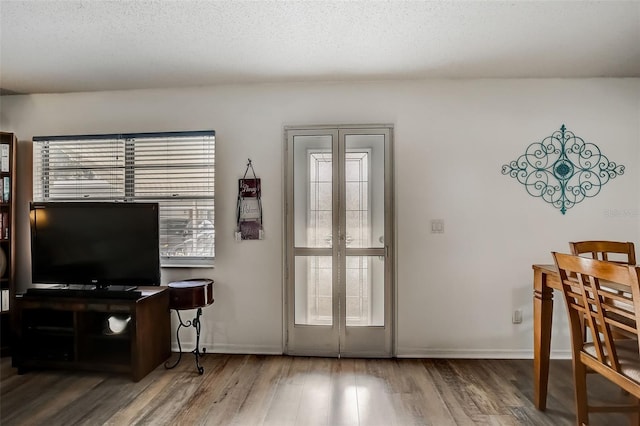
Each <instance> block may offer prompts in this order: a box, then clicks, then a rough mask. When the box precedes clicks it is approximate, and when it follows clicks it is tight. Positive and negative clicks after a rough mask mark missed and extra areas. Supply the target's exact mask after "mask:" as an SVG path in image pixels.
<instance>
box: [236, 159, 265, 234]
mask: <svg viewBox="0 0 640 426" xmlns="http://www.w3.org/2000/svg"><path fill="white" fill-rule="evenodd" d="M249 169H251V172H252V174H253V178H247V172H248V171H249ZM261 197H262V188H261V184H260V179H259V178H257V177H256V173H255V171H254V170H253V165H252V164H251V159H249V162H248V163H247V169H246V170H245V172H244V177H243V178H242V179H238V206H237V212H236V217H237V225H236V240H261V239H262V238H263V236H264V232H263V229H262V200H261Z"/></svg>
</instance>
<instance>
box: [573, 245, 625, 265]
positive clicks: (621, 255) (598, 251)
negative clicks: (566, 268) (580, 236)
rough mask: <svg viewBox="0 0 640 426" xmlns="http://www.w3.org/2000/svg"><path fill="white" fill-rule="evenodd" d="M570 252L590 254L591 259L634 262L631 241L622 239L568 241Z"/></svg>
mask: <svg viewBox="0 0 640 426" xmlns="http://www.w3.org/2000/svg"><path fill="white" fill-rule="evenodd" d="M569 248H570V249H571V253H572V254H574V255H576V256H580V255H585V254H586V255H590V256H591V258H593V259H600V260H607V261H609V262H616V263H626V264H628V265H635V264H636V249H635V247H634V245H633V243H630V242H622V241H577V242H571V243H569Z"/></svg>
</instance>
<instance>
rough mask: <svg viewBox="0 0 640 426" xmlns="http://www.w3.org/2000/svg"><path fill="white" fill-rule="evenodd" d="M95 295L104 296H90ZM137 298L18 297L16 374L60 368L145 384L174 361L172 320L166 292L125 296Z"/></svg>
mask: <svg viewBox="0 0 640 426" xmlns="http://www.w3.org/2000/svg"><path fill="white" fill-rule="evenodd" d="M52 291H53V290H52ZM62 291H64V290H62ZM94 291H97V292H100V291H99V290H87V292H94ZM105 292H106V291H105ZM137 292H139V293H140V295H139V296H138V297H137V298H135V299H126V298H118V297H111V298H105V297H102V295H101V296H98V297H93V296H92V295H96V294H98V293H85V294H87V295H86V296H67V297H51V296H50V295H47V294H46V292H45V293H40V292H27V293H25V294H22V295H18V296H17V297H16V315H17V321H16V322H15V324H16V325H15V327H14V333H15V337H16V340H15V342H16V350H15V351H14V353H13V359H12V363H13V366H14V367H16V368H17V369H18V374H24V373H26V372H27V371H28V370H30V369H40V368H62V369H81V370H93V371H103V372H113V373H125V374H129V375H130V376H131V378H132V379H133V380H134V381H139V380H140V379H142V378H143V377H144V376H146V375H147V374H148V373H149V372H151V371H152V370H154V369H155V368H156V367H157V366H158V365H160V364H162V362H164V361H165V360H167V359H168V358H169V356H170V355H171V336H170V333H171V317H170V312H169V291H168V289H167V287H138V288H137V289H136V291H128V292H126V293H137ZM109 293H110V292H109ZM110 318H112V319H116V320H118V321H119V323H120V325H121V326H122V324H124V330H122V331H121V332H119V333H117V332H114V330H113V329H110V328H109V327H110V325H109V323H110V321H109V319H110ZM111 328H113V327H111ZM115 331H117V329H116V330H115Z"/></svg>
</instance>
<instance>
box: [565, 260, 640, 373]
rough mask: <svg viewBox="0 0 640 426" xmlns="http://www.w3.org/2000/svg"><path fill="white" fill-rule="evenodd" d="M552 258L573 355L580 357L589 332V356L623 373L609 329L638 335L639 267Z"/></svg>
mask: <svg viewBox="0 0 640 426" xmlns="http://www.w3.org/2000/svg"><path fill="white" fill-rule="evenodd" d="M553 257H554V259H555V262H556V265H557V267H558V273H559V275H560V282H561V283H562V292H563V294H564V297H565V302H566V305H567V310H568V313H569V323H570V326H571V342H572V350H573V356H574V357H579V356H580V352H582V351H583V350H584V347H585V343H584V342H586V341H587V339H586V337H587V336H586V334H587V333H590V337H591V341H592V344H593V348H591V349H592V350H591V353H590V355H591V357H593V358H595V359H597V360H598V361H599V363H601V364H602V368H603V369H604V370H608V371H613V372H615V373H618V374H622V370H621V368H620V363H619V360H618V353H617V351H616V343H615V341H614V334H613V333H612V328H614V329H615V328H618V329H622V330H625V331H626V332H628V333H630V334H633V335H635V336H638V323H639V322H640V283H639V276H640V268H639V267H635V266H629V265H621V264H617V263H613V262H608V261H602V260H597V259H590V258H585V257H580V256H575V255H569V254H561V253H553ZM622 287H626V288H628V289H627V290H625V291H620V289H621V288H622ZM581 321H584V323H585V324H586V325H587V326H588V327H583V326H582V322H581ZM635 352H636V356H637V355H638V350H637V349H636V351H635ZM574 359H575V358H574ZM605 375H606V374H605Z"/></svg>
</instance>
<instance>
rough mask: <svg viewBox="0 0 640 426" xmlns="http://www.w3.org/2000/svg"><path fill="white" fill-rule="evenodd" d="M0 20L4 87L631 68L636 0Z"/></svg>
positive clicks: (637, 31)
mask: <svg viewBox="0 0 640 426" xmlns="http://www.w3.org/2000/svg"><path fill="white" fill-rule="evenodd" d="M0 28H1V29H0V36H1V38H0V87H2V89H3V90H4V93H9V92H17V93H47V92H70V91H96V90H119V89H137V88H158V87H185V86H199V85H215V84H223V83H245V82H279V81H328V80H331V81H336V80H356V79H357V80H379V79H408V78H528V77H531V78H547V77H567V78H580V77H640V0H634V1H601V2H595V1H578V0H576V1H566V2H565V1H472V2H468V1H411V2H410V1H386V2H377V1H349V2H343V1H341V2H335V1H330V2H319V1H296V2H293V1H278V2H275V1H257V2H246V1H168V0H165V1H97V0H84V1H10V0H0Z"/></svg>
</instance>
